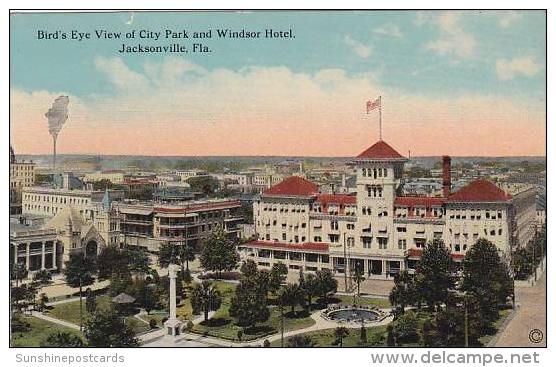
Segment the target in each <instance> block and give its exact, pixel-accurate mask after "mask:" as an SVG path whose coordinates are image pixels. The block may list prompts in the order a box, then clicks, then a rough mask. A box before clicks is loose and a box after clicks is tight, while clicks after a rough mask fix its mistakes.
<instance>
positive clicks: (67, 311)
mask: <svg viewBox="0 0 556 367" xmlns="http://www.w3.org/2000/svg"><path fill="white" fill-rule="evenodd" d="M96 300H97V309H107V308H109V307H110V304H111V303H112V301H111V298H110V297H109V296H107V295H103V296H98V297H97V298H96ZM82 310H83V324H84V323H85V320H86V319H87V318H88V317H89V313H88V312H87V309H86V307H85V298H83V306H82ZM45 314H47V315H48V316H51V317H54V318H57V319H59V320H64V321H67V322H71V323H72V324H75V325H79V320H80V318H79V300H76V301H71V302H66V303H60V304H57V305H55V306H52V308H51V309H49V310H48V311H46V312H45ZM125 322H126V324H127V325H128V326H130V327H131V328H132V329H133V331H134V332H135V333H136V334H138V333H142V332H145V331H147V330H149V329H150V328H149V325H148V324H146V323H144V322H142V321H141V320H137V319H136V318H135V317H133V316H126V317H125ZM147 322H148V320H147Z"/></svg>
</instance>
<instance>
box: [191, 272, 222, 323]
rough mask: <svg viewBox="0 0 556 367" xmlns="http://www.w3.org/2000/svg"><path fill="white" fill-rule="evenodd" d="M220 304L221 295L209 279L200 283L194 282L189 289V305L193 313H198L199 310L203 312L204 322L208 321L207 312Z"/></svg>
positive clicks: (215, 308) (214, 309) (216, 308)
mask: <svg viewBox="0 0 556 367" xmlns="http://www.w3.org/2000/svg"><path fill="white" fill-rule="evenodd" d="M221 304H222V296H221V295H220V292H219V291H218V289H216V287H215V286H214V285H213V284H211V283H210V282H209V281H206V280H205V281H203V282H202V283H201V284H196V285H195V287H193V290H192V291H191V306H192V307H193V313H194V314H198V313H199V312H200V311H203V312H204V316H205V322H207V321H208V314H209V312H210V311H216V310H218V309H219V308H220V305H221Z"/></svg>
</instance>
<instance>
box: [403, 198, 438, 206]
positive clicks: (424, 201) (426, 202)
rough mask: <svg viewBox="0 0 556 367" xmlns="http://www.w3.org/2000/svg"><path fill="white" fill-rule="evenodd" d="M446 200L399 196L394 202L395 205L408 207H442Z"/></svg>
mask: <svg viewBox="0 0 556 367" xmlns="http://www.w3.org/2000/svg"><path fill="white" fill-rule="evenodd" d="M442 204H444V198H434V197H427V196H398V197H396V199H395V200H394V205H402V206H407V207H414V206H426V207H431V206H442Z"/></svg>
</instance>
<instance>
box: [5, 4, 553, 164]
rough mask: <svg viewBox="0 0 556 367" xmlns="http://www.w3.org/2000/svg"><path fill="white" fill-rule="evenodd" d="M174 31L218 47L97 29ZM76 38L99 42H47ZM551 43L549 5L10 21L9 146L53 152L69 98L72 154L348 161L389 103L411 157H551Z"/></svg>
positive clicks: (368, 139) (398, 138) (66, 146)
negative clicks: (374, 104)
mask: <svg viewBox="0 0 556 367" xmlns="http://www.w3.org/2000/svg"><path fill="white" fill-rule="evenodd" d="M269 28H271V29H273V30H284V31H285V30H289V29H292V32H293V35H294V36H295V38H289V39H286V38H282V39H266V38H264V32H265V30H266V29H269ZM167 29H168V30H173V31H176V32H179V31H181V30H185V31H187V32H189V33H188V34H189V36H190V37H191V36H192V32H193V31H207V30H209V29H211V30H212V36H213V37H212V38H211V39H203V40H198V42H200V43H202V44H203V45H206V46H207V47H209V48H210V50H211V52H205V53H193V52H188V53H174V54H170V53H120V52H118V50H119V49H120V48H121V47H122V44H123V43H125V44H127V45H130V46H133V45H137V44H142V45H160V46H165V45H171V44H174V43H178V44H180V45H184V46H186V47H188V48H190V47H191V44H192V43H193V42H194V41H193V40H191V39H165V38H162V39H159V40H158V41H154V40H153V39H138V38H135V39H125V38H124V39H96V36H95V33H94V32H95V31H97V30H98V31H101V30H106V31H108V32H122V37H124V35H125V33H127V32H133V31H135V32H136V34H139V32H140V31H150V32H162V33H164V32H165V30H167ZM216 29H231V30H235V31H240V30H242V29H245V30H247V31H260V32H262V37H261V38H259V39H219V38H217V37H216ZM74 30H75V31H79V32H83V33H85V32H92V38H91V39H88V40H83V41H79V40H72V39H65V40H62V39H48V40H47V39H38V34H39V33H40V32H39V31H43V32H49V33H52V32H56V31H58V33H59V34H61V33H62V32H64V33H66V34H67V35H68V36H70V35H71V32H72V31H74ZM162 37H163V36H162ZM68 38H70V37H68ZM195 42H197V41H195ZM545 47H546V16H545V12H543V11H374V12H373V11H341V12H318V11H313V12H302V11H290V12H204V13H203V12H177V13H171V12H158V13H152V12H134V13H130V12H116V13H64V14H56V13H49V14H46V13H42V14H12V15H11V19H10V107H11V109H10V142H11V144H12V145H13V147H14V149H15V151H16V153H18V154H45V153H50V152H51V150H52V139H51V137H50V136H49V133H48V121H47V119H46V117H45V115H44V114H45V113H46V111H47V110H48V109H49V108H50V106H51V105H52V102H53V101H54V99H55V98H56V97H58V96H60V95H67V96H69V100H70V103H69V113H68V115H69V118H68V120H67V122H66V123H65V125H64V126H63V129H62V131H61V133H60V134H59V137H58V142H57V150H58V153H61V154H64V153H66V154H69V153H74V154H75V153H81V154H122V155H161V156H163V155H184V156H195V155H199V156H202V155H217V156H218V155H241V156H245V155H283V156H346V157H349V156H355V155H357V154H359V153H360V152H361V151H363V150H364V149H366V148H367V147H368V146H370V145H371V144H373V143H374V142H375V141H377V140H378V138H379V129H378V126H379V123H378V113H377V111H372V112H371V113H369V114H367V113H366V110H365V102H366V101H367V100H370V99H371V100H374V99H375V98H377V97H378V96H382V126H383V130H382V135H383V139H384V140H385V141H387V142H388V143H389V144H390V145H392V146H393V147H394V148H396V149H397V150H398V151H399V152H400V153H402V154H404V155H407V154H408V152H409V151H411V155H412V156H427V155H429V156H437V155H442V154H450V155H454V156H523V155H545V154H546V152H545V142H546V112H545V111H546V93H545V91H546V61H545V60H546V49H545Z"/></svg>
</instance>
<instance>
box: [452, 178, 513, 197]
mask: <svg viewBox="0 0 556 367" xmlns="http://www.w3.org/2000/svg"><path fill="white" fill-rule="evenodd" d="M511 198H512V196H511V195H509V194H506V193H505V192H504V190H502V189H501V188H499V187H498V186H496V185H495V184H493V183H492V182H490V181H487V180H477V181H473V182H471V183H470V184H469V185H467V186H464V187H463V188H461V189H459V190H458V191H457V192H455V193H454V194H452V195H450V196H449V197H448V200H447V201H451V202H462V201H464V202H496V201H500V202H504V201H508V200H510V199H511Z"/></svg>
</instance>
